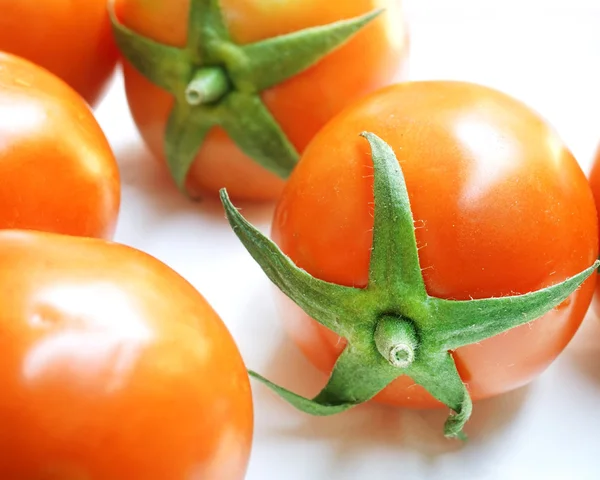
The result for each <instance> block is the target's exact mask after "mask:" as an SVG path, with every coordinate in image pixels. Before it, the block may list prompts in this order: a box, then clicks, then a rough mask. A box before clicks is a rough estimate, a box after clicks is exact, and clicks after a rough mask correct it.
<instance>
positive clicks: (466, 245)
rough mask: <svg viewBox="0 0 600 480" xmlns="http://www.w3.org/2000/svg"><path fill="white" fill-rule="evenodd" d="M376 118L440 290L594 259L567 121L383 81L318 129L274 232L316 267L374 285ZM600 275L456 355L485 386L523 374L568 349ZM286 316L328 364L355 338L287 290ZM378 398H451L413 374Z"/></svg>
mask: <svg viewBox="0 0 600 480" xmlns="http://www.w3.org/2000/svg"><path fill="white" fill-rule="evenodd" d="M363 131H370V132H373V133H375V134H376V135H378V136H379V137H381V138H382V139H383V140H384V141H386V142H387V143H389V144H390V146H391V147H392V148H393V149H394V151H395V152H396V155H397V156H398V159H399V162H400V163H401V165H402V168H403V171H404V175H405V178H406V184H407V187H408V192H409V197H410V201H411V205H412V210H413V215H414V218H415V232H416V237H417V243H418V246H419V259H420V262H421V266H422V270H423V275H424V280H425V285H426V288H427V290H428V293H429V294H430V295H432V296H436V297H440V298H451V299H458V300H460V299H463V300H467V299H469V298H485V297H492V296H501V295H508V294H515V293H526V292H529V291H533V290H537V289H539V288H542V287H545V286H548V285H551V284H554V283H557V282H559V281H562V280H564V279H566V278H567V277H569V276H571V275H574V274H576V273H579V272H580V271H582V270H584V269H585V268H587V267H589V266H590V265H591V264H592V263H593V262H594V260H595V259H596V258H597V256H598V221H597V218H596V209H595V206H594V201H593V197H592V193H591V191H590V188H589V186H588V184H587V180H586V178H585V175H584V173H583V172H582V171H581V169H580V167H579V165H578V164H577V162H576V160H575V159H574V158H573V156H572V155H571V153H570V152H569V151H568V150H567V148H566V147H565V146H564V144H563V143H562V142H561V141H560V139H559V138H558V137H557V135H556V133H555V132H554V131H552V130H551V128H550V127H549V126H548V125H547V124H546V123H544V121H543V120H542V119H540V118H539V117H538V116H537V115H536V114H535V113H533V112H532V111H531V110H529V109H528V108H527V107H525V106H524V105H523V104H521V103H520V102H517V101H516V100H514V99H511V98H509V97H507V96H506V95H504V94H502V93H500V92H497V91H494V90H490V89H488V88H485V87H483V86H477V85H472V84H467V83H460V82H412V83H405V84H400V85H396V86H393V87H389V88H385V89H382V90H381V91H379V92H377V93H376V94H373V95H371V96H369V97H368V98H366V99H363V100H361V101H359V102H357V103H356V104H355V105H353V106H351V107H349V108H348V109H347V110H345V111H344V112H342V113H341V114H340V115H338V116H337V117H336V118H334V119H333V120H332V121H331V122H330V123H329V124H328V125H327V126H326V127H325V128H324V129H323V130H322V131H321V132H320V133H319V134H318V135H317V136H316V137H315V139H314V140H313V142H312V143H311V144H310V145H309V147H308V148H307V150H306V152H305V155H304V156H303V158H302V160H301V161H300V163H299V164H298V166H297V167H296V170H295V171H294V173H293V174H292V176H291V178H290V180H289V182H288V184H287V185H286V187H285V189H284V191H283V194H282V197H281V199H280V201H279V203H278V205H277V208H276V211H275V215H274V220H273V227H272V238H273V240H274V241H275V242H276V243H277V244H278V245H279V246H280V247H281V249H282V250H283V252H284V253H286V254H287V255H288V256H290V257H291V258H292V260H293V261H294V262H295V263H296V265H298V266H299V267H301V268H303V269H305V270H306V271H308V272H309V273H310V274H312V275H314V276H316V277H318V278H320V279H323V280H326V281H329V282H335V283H338V284H342V285H347V286H357V287H364V286H366V284H367V280H368V266H369V257H370V248H371V245H372V228H373V218H372V212H373V208H372V202H373V190H372V188H373V183H372V182H373V179H372V174H373V171H372V163H371V161H370V157H369V147H368V144H367V143H366V142H365V141H364V139H363V138H361V137H359V134H360V133H361V132H363ZM595 283H596V275H593V276H592V277H590V279H588V280H587V281H586V282H585V283H584V284H583V286H582V287H581V288H580V289H579V290H578V291H576V292H575V293H574V294H572V295H571V296H570V297H569V299H567V300H566V301H565V302H563V304H561V305H560V306H559V307H557V308H556V309H555V310H553V311H551V312H549V313H548V314H546V315H545V316H544V317H543V318H541V319H538V320H537V321H535V322H533V323H531V324H528V325H524V326H521V327H518V328H515V329H513V330H510V331H509V332H507V333H505V334H502V335H498V336H496V337H493V338H490V339H487V340H486V341H483V342H481V343H479V344H474V345H469V346H467V347H462V348H460V349H458V350H456V351H455V352H454V357H455V359H456V363H457V367H458V370H459V373H460V374H461V377H462V379H463V381H465V383H466V384H467V386H468V388H469V391H470V393H471V396H472V397H473V399H474V400H478V399H482V398H486V397H490V396H494V395H498V394H501V393H503V392H506V391H509V390H511V389H514V388H518V387H520V386H522V385H524V384H526V383H528V382H529V381H530V380H532V379H533V378H534V377H535V376H536V375H538V374H539V373H540V372H541V371H543V370H544V369H545V368H546V367H547V366H548V365H549V364H550V363H551V362H552V360H554V358H555V357H556V356H557V355H558V354H559V353H560V352H561V351H562V350H563V348H564V347H565V346H566V345H567V343H568V342H569V341H570V339H571V338H572V336H573V335H574V333H575V331H576V330H577V328H578V327H579V325H580V323H581V321H582V320H583V317H584V315H585V313H586V310H587V309H588V307H589V304H590V301H591V297H592V294H593V291H594V286H595ZM280 301H281V308H282V316H283V317H284V319H285V322H284V325H285V328H286V329H287V331H288V332H289V334H290V336H291V337H292V339H293V340H294V341H295V342H296V343H297V344H298V345H299V347H300V348H301V350H302V351H303V352H304V354H305V355H306V356H307V357H308V358H309V359H310V360H311V361H312V362H313V363H314V364H315V365H316V366H317V367H318V368H320V369H321V370H323V371H324V372H330V371H331V368H332V366H333V364H334V362H335V360H336V358H337V357H338V356H339V354H340V353H341V351H342V350H343V348H344V346H345V341H344V340H343V339H340V338H339V337H338V336H337V335H335V334H334V333H332V332H331V331H330V330H328V329H326V328H325V327H322V326H321V325H319V324H318V323H316V322H315V321H314V320H312V319H310V318H309V317H308V316H307V315H305V314H304V313H303V312H302V311H300V309H299V308H298V307H296V306H295V305H293V304H292V302H291V301H289V300H288V299H287V298H285V299H284V298H281V297H280ZM376 400H378V401H381V402H385V403H390V404H395V405H401V406H407V407H415V408H428V407H435V406H439V405H440V404H439V403H438V402H437V401H435V400H434V399H433V398H432V397H431V396H430V395H429V394H428V393H427V392H426V391H425V390H424V389H423V388H421V387H420V386H416V385H414V383H413V382H412V380H410V379H409V378H408V377H401V378H399V379H397V380H396V381H394V382H393V383H392V384H391V385H390V386H388V387H387V388H386V389H384V390H383V391H382V392H381V393H380V394H379V395H378V396H377V397H376Z"/></svg>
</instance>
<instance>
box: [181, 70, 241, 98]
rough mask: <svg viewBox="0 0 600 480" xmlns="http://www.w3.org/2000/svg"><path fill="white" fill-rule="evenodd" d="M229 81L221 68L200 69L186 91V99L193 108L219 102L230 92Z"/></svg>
mask: <svg viewBox="0 0 600 480" xmlns="http://www.w3.org/2000/svg"><path fill="white" fill-rule="evenodd" d="M230 88H231V87H230V84H229V79H228V78H227V74H226V73H225V70H223V69H222V68H220V67H205V68H200V69H199V70H197V71H196V73H194V76H193V77H192V80H191V82H190V83H189V84H188V86H187V88H186V89H185V99H186V101H187V102H188V104H190V105H192V106H197V105H201V104H204V103H210V102H214V101H217V100H219V99H220V98H222V97H223V96H224V95H225V94H226V93H227V92H228V91H229V90H230Z"/></svg>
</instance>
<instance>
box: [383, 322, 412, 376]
mask: <svg viewBox="0 0 600 480" xmlns="http://www.w3.org/2000/svg"><path fill="white" fill-rule="evenodd" d="M375 345H376V346H377V350H378V351H379V353H380V354H381V355H382V356H383V358H385V359H386V360H387V361H388V363H389V364H390V365H392V366H393V367H397V368H408V367H409V366H410V365H412V363H413V362H414V360H415V355H416V351H417V347H418V340H417V334H416V332H415V327H414V326H413V325H412V322H410V321H409V320H406V319H405V318H403V317H398V316H395V315H384V316H383V317H382V318H381V319H379V321H378V322H377V326H376V327H375Z"/></svg>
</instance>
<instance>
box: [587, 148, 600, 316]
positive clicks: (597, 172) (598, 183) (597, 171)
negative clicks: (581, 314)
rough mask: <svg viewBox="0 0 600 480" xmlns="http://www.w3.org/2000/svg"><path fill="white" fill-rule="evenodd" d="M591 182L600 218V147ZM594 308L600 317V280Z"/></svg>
mask: <svg viewBox="0 0 600 480" xmlns="http://www.w3.org/2000/svg"><path fill="white" fill-rule="evenodd" d="M589 182H590V186H591V188H592V193H593V194H594V200H595V202H596V211H597V212H598V214H599V218H600V148H598V150H597V151H596V156H595V158H594V161H593V163H592V169H591V171H590V175H589ZM593 310H594V312H595V313H596V315H597V316H598V317H600V282H599V283H598V284H597V286H596V294H595V295H594V301H593Z"/></svg>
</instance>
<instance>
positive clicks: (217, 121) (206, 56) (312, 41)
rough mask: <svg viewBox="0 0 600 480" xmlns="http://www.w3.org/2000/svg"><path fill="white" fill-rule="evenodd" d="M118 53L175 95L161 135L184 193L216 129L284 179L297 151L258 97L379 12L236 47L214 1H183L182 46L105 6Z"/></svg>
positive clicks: (308, 65) (333, 46)
mask: <svg viewBox="0 0 600 480" xmlns="http://www.w3.org/2000/svg"><path fill="white" fill-rule="evenodd" d="M109 12H110V16H111V21H112V26H113V31H114V34H115V38H116V41H117V44H118V46H119V49H120V50H121V53H122V54H123V56H124V57H125V58H126V59H127V60H128V61H129V62H130V63H131V65H133V67H134V68H136V69H137V70H138V71H139V72H140V73H141V74H142V75H144V76H145V77H146V78H147V79H148V80H150V81H151V82H152V83H154V84H155V85H157V86H159V87H161V88H162V89H164V90H166V91H168V92H169V93H171V94H172V95H173V97H174V98H175V104H174V107H173V110H172V111H171V114H170V117H169V121H168V125H167V129H166V133H165V155H166V158H167V163H168V166H169V169H170V172H171V175H172V177H173V179H174V180H175V183H176V184H177V186H178V187H179V188H180V189H181V190H184V188H185V181H186V177H187V174H188V171H189V169H190V167H191V165H192V163H193V161H194V159H195V157H196V155H197V153H198V151H199V150H200V147H201V146H202V143H203V141H204V139H205V138H206V135H207V134H208V132H209V131H210V130H211V129H212V128H213V127H216V126H219V127H222V128H223V129H224V130H225V131H226V132H227V134H228V135H229V137H230V138H231V139H232V140H233V141H234V142H235V143H236V145H237V146H238V147H239V148H240V149H241V150H242V151H243V152H244V153H245V154H246V155H248V156H249V157H251V158H252V159H253V160H254V161H256V162H257V163H259V164H260V165H262V166H263V167H264V168H266V169H268V170H270V171H271V172H273V173H275V174H276V175H278V176H280V177H281V178H284V179H285V178H287V177H288V176H289V174H290V173H291V171H292V170H293V168H294V166H295V165H296V163H297V161H298V158H299V154H298V152H297V151H296V149H295V147H294V146H293V145H292V144H291V142H290V141H289V139H288V138H287V137H286V135H285V133H284V132H283V130H282V129H281V127H280V126H279V124H278V123H277V121H276V120H275V119H274V118H273V116H272V115H271V113H270V112H269V110H268V109H267V108H266V106H265V105H264V104H263V102H262V100H261V97H260V93H261V92H262V91H263V90H265V89H268V88H270V87H273V86H275V85H277V84H279V83H281V82H283V81H285V80H287V79H289V78H291V77H293V76H295V75H297V74H299V73H301V72H302V71H304V70H306V69H308V68H309V67H311V66H312V65H314V64H316V63H317V62H319V60H321V59H322V58H323V57H325V56H326V55H327V54H329V53H330V52H332V51H333V50H335V49H337V48H338V47H340V46H342V45H343V44H344V43H345V42H347V41H348V40H349V39H350V38H352V36H354V35H355V34H356V33H358V32H359V31H360V30H361V29H362V28H363V27H365V26H366V25H367V24H368V23H369V22H371V21H372V20H373V19H374V18H375V17H377V16H378V15H379V14H380V13H381V10H376V11H373V12H370V13H368V14H366V15H363V16H360V17H356V18H353V19H350V20H343V21H339V22H335V23H331V24H328V25H324V26H319V27H313V28H308V29H305V30H301V31H298V32H293V33H290V34H287V35H281V36H278V37H273V38H269V39H267V40H263V41H259V42H256V43H251V44H248V45H238V44H236V43H235V42H234V41H233V40H232V39H231V37H230V35H229V32H228V31H227V27H226V26H225V23H224V21H223V18H222V15H221V8H220V5H219V1H218V0H191V2H190V13H189V23H188V39H187V44H186V46H185V47H183V48H176V47H171V46H167V45H163V44H160V43H158V42H155V41H153V40H150V39H148V38H145V37H143V36H141V35H138V34H136V33H135V32H133V31H132V30H130V29H128V28H126V27H125V26H123V25H122V24H120V23H119V22H118V20H117V18H116V16H115V13H114V6H113V5H112V2H109Z"/></svg>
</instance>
